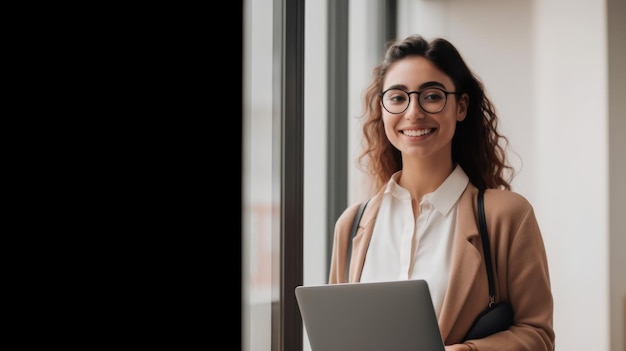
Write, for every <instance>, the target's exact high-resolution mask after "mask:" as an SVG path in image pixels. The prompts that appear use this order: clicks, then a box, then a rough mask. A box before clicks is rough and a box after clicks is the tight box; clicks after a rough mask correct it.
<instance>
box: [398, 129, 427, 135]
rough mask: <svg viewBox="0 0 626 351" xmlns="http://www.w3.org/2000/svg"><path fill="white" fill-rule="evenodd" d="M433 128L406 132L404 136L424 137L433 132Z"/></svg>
mask: <svg viewBox="0 0 626 351" xmlns="http://www.w3.org/2000/svg"><path fill="white" fill-rule="evenodd" d="M432 131H433V130H432V128H430V129H420V130H405V131H404V135H408V136H422V135H426V134H428V133H430V132H432Z"/></svg>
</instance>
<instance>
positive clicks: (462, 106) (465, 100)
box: [456, 93, 469, 122]
mask: <svg viewBox="0 0 626 351" xmlns="http://www.w3.org/2000/svg"><path fill="white" fill-rule="evenodd" d="M468 106H469V95H467V93H464V94H463V95H461V97H460V98H459V103H458V104H457V105H456V120H457V121H458V122H461V121H463V120H464V119H465V117H467V107H468Z"/></svg>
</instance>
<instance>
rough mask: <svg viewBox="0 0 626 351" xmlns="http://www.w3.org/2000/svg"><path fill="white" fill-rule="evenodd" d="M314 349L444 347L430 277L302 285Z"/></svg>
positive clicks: (414, 350)
mask: <svg viewBox="0 0 626 351" xmlns="http://www.w3.org/2000/svg"><path fill="white" fill-rule="evenodd" d="M295 294H296V299H297V301H298V306H299V307H300V314H301V316H302V320H303V322H304V327H305V329H306V332H307V334H308V337H309V343H310V344H311V349H312V351H335V350H336V351H404V350H406V351H409V350H410V351H444V350H445V348H444V346H443V340H442V338H441V333H440V331H439V325H438V324H437V317H436V315H435V309H434V308H433V302H432V300H431V297H430V291H429V290H428V284H427V283H426V281H425V280H401V281H390V282H378V283H346V284H328V285H317V286H298V287H296V289H295Z"/></svg>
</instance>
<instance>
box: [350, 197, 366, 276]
mask: <svg viewBox="0 0 626 351" xmlns="http://www.w3.org/2000/svg"><path fill="white" fill-rule="evenodd" d="M369 201H370V200H367V201H363V202H362V203H361V206H359V210H358V211H357V212H356V216H355V217H354V221H353V222H352V230H350V238H349V239H348V256H346V282H348V277H349V276H350V275H349V274H350V258H351V257H352V239H354V236H355V235H356V230H357V229H359V223H360V222H361V216H363V211H364V210H365V206H367V203H368V202H369Z"/></svg>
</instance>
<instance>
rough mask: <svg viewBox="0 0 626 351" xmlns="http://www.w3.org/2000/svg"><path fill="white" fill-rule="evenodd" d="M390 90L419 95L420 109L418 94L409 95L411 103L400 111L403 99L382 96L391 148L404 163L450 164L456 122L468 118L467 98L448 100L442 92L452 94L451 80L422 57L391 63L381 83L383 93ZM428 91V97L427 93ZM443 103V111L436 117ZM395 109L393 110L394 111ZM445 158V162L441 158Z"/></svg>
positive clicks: (386, 129) (383, 111)
mask: <svg viewBox="0 0 626 351" xmlns="http://www.w3.org/2000/svg"><path fill="white" fill-rule="evenodd" d="M390 88H394V89H400V90H404V91H406V92H414V91H418V92H421V93H420V97H419V99H420V100H421V103H422V106H423V107H422V106H420V105H419V103H418V95H417V94H414V93H413V94H409V95H408V96H409V100H410V103H409V105H408V107H407V108H406V110H404V111H403V112H400V113H398V114H393V113H390V112H389V111H387V110H386V109H385V106H386V107H387V108H389V109H391V110H392V112H398V111H402V108H403V106H404V102H406V95H402V92H401V91H399V90H394V91H395V92H398V93H400V94H395V93H387V94H385V95H384V96H383V102H384V104H383V106H381V108H382V117H383V124H384V125H385V134H386V135H387V138H388V139H389V141H390V142H391V144H392V145H393V146H395V147H396V148H397V149H398V150H400V152H401V153H402V157H403V159H406V158H407V157H408V158H414V157H415V158H433V159H440V160H450V159H451V157H452V137H453V136H454V131H455V129H456V123H457V121H462V120H463V119H465V116H466V114H467V104H468V101H467V95H464V96H462V97H461V96H457V95H454V94H449V95H448V96H447V99H446V98H445V94H444V93H442V92H441V90H435V89H432V90H431V89H430V88H439V89H442V90H443V91H447V92H454V91H455V87H454V84H453V83H452V79H450V77H448V76H447V75H446V74H444V73H443V72H442V71H440V70H439V69H438V68H437V67H436V66H435V65H434V64H432V63H431V62H430V61H428V60H427V59H426V58H424V57H421V56H411V57H407V58H404V59H401V60H400V61H397V62H395V63H393V64H392V65H391V66H390V67H389V68H388V69H387V74H386V76H385V80H384V82H383V91H386V90H388V89H390ZM429 91H430V93H429ZM444 101H446V103H445V106H444V107H443V109H442V110H441V111H439V112H436V113H428V112H426V111H425V110H424V108H425V109H427V110H429V111H431V112H434V111H436V110H438V109H439V108H440V107H441V105H442V104H443V102H444ZM394 109H395V110H394ZM444 157H445V158H444Z"/></svg>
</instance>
